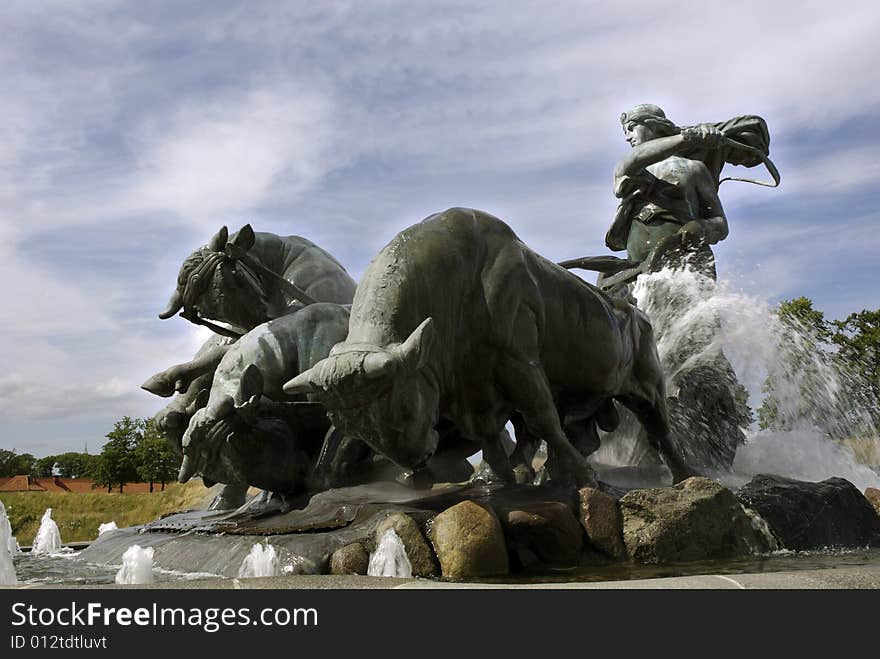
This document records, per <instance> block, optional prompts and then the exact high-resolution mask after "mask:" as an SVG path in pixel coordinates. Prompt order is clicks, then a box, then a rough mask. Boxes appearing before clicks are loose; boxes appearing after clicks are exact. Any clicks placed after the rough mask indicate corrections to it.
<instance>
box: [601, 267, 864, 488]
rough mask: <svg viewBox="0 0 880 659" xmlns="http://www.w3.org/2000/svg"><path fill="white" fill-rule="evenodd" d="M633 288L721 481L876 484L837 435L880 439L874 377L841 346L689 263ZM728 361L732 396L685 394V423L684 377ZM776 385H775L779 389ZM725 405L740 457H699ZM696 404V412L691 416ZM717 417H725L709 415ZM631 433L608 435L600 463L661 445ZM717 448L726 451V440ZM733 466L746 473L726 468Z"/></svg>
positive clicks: (692, 431)
mask: <svg viewBox="0 0 880 659" xmlns="http://www.w3.org/2000/svg"><path fill="white" fill-rule="evenodd" d="M633 295H634V297H635V298H636V300H637V301H638V306H639V308H640V309H642V310H643V311H645V313H646V314H647V315H648V316H649V318H650V319H651V323H652V326H653V328H654V332H655V336H656V338H657V348H658V352H659V354H660V358H661V361H662V363H663V369H664V372H665V374H666V377H667V396H669V397H670V398H669V403H670V404H669V407H670V415H671V417H672V423H673V428H674V430H675V434H677V435H679V436H680V437H678V438H677V439H678V442H679V445H680V447H681V448H682V450H683V452H684V453H685V454H686V455H687V456H688V458H690V459H691V460H694V456H697V460H696V462H697V463H702V464H703V465H707V464H708V466H709V467H710V469H708V470H705V471H713V469H712V467H716V470H717V471H718V472H721V473H722V476H721V477H722V480H724V479H725V476H727V477H729V478H728V479H729V480H742V481H744V480H747V479H748V477H750V476H751V475H754V474H756V473H762V472H763V473H775V474H779V475H783V476H788V477H790V478H796V479H799V480H823V479H825V478H829V477H831V476H840V477H843V478H846V479H847V480H850V481H851V482H853V483H854V484H855V485H857V487H859V488H860V489H863V488H864V487H868V486H873V487H877V485H878V483H880V475H878V473H877V472H876V471H874V470H873V469H871V468H869V467H868V466H866V465H862V464H858V463H857V462H856V460H855V456H854V454H853V453H852V451H851V450H849V449H848V448H847V447H846V446H845V445H844V444H842V443H840V442H838V441H835V440H843V439H846V438H852V437H862V438H865V437H867V438H868V439H867V440H866V441H874V442H875V443H876V442H880V439H878V438H877V430H876V426H875V423H876V421H875V420H876V419H877V418H880V415H878V402H877V401H876V400H875V399H873V398H872V397H871V395H870V386H869V385H868V384H867V383H866V382H864V381H862V380H860V378H859V376H858V375H857V374H855V373H853V372H852V371H851V370H850V369H848V368H847V366H845V365H844V364H842V362H840V361H839V360H836V359H835V355H834V353H833V352H832V351H830V350H827V349H820V347H821V341H820V338H819V337H818V336H817V333H816V331H815V330H814V329H812V328H809V327H806V326H804V325H802V324H798V323H797V322H795V321H793V320H791V319H787V320H782V319H781V318H780V316H779V315H778V314H777V313H776V311H775V309H774V308H773V307H772V306H771V304H770V303H769V301H767V300H765V299H761V298H759V297H757V296H754V295H749V294H747V293H745V292H743V291H738V290H734V289H733V288H732V287H731V286H730V285H729V284H727V283H717V282H715V281H714V280H713V279H712V278H710V277H707V276H705V275H702V274H699V273H697V272H695V271H692V270H687V269H685V270H672V269H665V270H662V271H660V272H656V273H653V274H650V275H643V276H641V277H639V280H638V282H637V284H636V286H635V288H634V290H633ZM719 363H722V366H723V364H724V363H729V366H730V367H732V369H730V372H729V375H731V376H732V378H731V379H730V381H729V382H727V383H726V385H727V386H728V387H729V391H727V392H723V396H722V400H726V401H728V405H727V406H725V405H720V406H719V405H718V403H717V400H718V398H717V397H715V398H713V396H717V393H718V392H717V391H716V392H710V393H709V397H710V399H711V400H712V405H704V406H702V408H701V407H700V406H699V405H694V401H693V400H692V399H686V401H685V404H684V405H682V406H680V408H679V410H678V412H679V414H683V416H684V418H683V419H678V421H679V422H678V423H677V424H676V407H675V404H676V402H677V401H676V397H678V396H681V395H683V392H682V391H679V390H678V384H679V383H680V382H682V380H685V381H686V378H687V377H688V374H689V373H692V372H694V371H695V370H699V369H701V368H703V367H706V366H707V365H708V366H709V368H710V369H711V368H716V367H717V365H718V364H719ZM724 379H725V378H724V377H721V378H717V379H716V380H715V381H713V384H716V385H717V383H718V382H722V384H723V380H724ZM697 385H698V386H695V387H693V391H694V392H696V393H697V395H698V396H699V395H702V393H703V391H704V390H705V389H701V388H700V385H703V382H698V383H697ZM768 387H769V388H772V393H770V394H768V391H767V389H768ZM722 388H723V387H722ZM746 400H747V402H748V405H749V406H750V407H751V409H754V410H757V409H759V408H760V415H761V416H762V418H763V419H765V421H769V423H770V425H771V427H772V428H773V429H774V430H773V431H768V430H758V429H757V427H756V423H755V422H754V418H753V416H752V414H751V410H749V409H748V407H746ZM731 401H732V402H734V403H736V408H735V409H734V408H732V407H730V402H731ZM718 407H726V408H725V409H723V410H722V412H721V413H719V414H718V416H720V417H726V418H727V419H728V420H729V421H732V423H730V424H729V426H728V428H726V429H725V432H728V433H729V439H727V440H726V441H727V444H728V445H729V446H730V448H732V449H733V450H734V451H735V458H733V459H732V460H728V461H726V462H727V464H724V465H722V464H714V465H713V464H712V461H711V460H710V459H704V460H702V461H701V460H699V458H700V457H705V456H700V450H701V447H699V446H697V447H695V446H693V445H694V444H705V442H706V441H707V436H708V435H711V434H712V433H714V434H715V435H717V434H719V433H718V430H717V425H716V426H715V427H714V428H712V427H709V428H707V421H706V417H710V416H711V415H712V412H713V410H714V409H715V408H718ZM743 411H744V412H743ZM689 412H691V413H692V418H687V415H688V413H689ZM712 423H715V424H717V420H714V421H713V420H710V421H709V424H710V425H711V424H712ZM730 426H733V427H734V429H736V428H738V429H740V430H741V433H742V434H741V436H740V437H739V438H738V439H737V438H734V437H733V436H732V432H730V431H731V430H732V428H731V427H730ZM701 431H709V432H701ZM625 434H626V435H627V436H626V437H623V438H618V437H617V436H616V434H615V436H614V437H613V438H609V439H613V441H608V442H605V441H604V440H603V446H602V448H601V449H600V450H599V452H597V458H598V461H599V462H601V463H606V464H634V463H633V462H632V460H633V458H634V457H639V456H641V454H643V453H652V452H651V451H650V449H648V448H647V447H645V446H644V445H643V444H644V440H642V441H641V444H640V442H639V440H638V439H634V438H633V436H635V435H637V434H638V433H637V432H633V430H632V429H630V430H629V431H628V432H627V433H625ZM872 436H873V440H871V439H870V438H871V437H872ZM621 439H622V441H620V440H621ZM711 439H713V438H712V437H710V438H709V440H711ZM734 440H735V441H734ZM605 444H608V446H606V445H605ZM616 444H619V446H616ZM682 444H684V445H683V446H682ZM688 444H690V445H688ZM722 448H723V447H722ZM712 450H713V451H715V453H716V454H717V453H718V451H719V450H720V449H719V448H718V447H714V448H713V449H712ZM730 457H733V454H732V453H731V456H730ZM627 461H629V462H627ZM716 462H718V461H716ZM731 470H733V472H737V473H738V476H737V473H734V474H730V473H727V472H730V471H731Z"/></svg>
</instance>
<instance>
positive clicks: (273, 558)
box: [238, 543, 279, 579]
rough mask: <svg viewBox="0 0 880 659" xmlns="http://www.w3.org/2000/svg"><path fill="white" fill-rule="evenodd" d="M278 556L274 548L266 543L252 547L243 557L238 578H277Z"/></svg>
mask: <svg viewBox="0 0 880 659" xmlns="http://www.w3.org/2000/svg"><path fill="white" fill-rule="evenodd" d="M278 564H279V562H278V554H277V553H276V552H275V547H273V546H272V545H270V544H269V543H266V544H264V545H259V544H257V545H254V546H253V547H251V551H250V553H249V554H248V555H247V556H245V557H244V560H243V561H242V562H241V567H240V568H239V569H238V576H239V577H240V578H243V579H247V578H250V577H275V576H278Z"/></svg>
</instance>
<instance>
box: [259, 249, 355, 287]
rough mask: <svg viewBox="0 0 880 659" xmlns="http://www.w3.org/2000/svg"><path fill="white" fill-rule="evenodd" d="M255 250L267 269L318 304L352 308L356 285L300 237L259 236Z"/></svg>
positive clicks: (334, 262)
mask: <svg viewBox="0 0 880 659" xmlns="http://www.w3.org/2000/svg"><path fill="white" fill-rule="evenodd" d="M255 235H256V243H255V249H256V250H257V251H258V253H259V254H260V256H261V258H262V259H263V260H264V262H265V263H266V265H268V266H269V267H272V268H273V269H275V270H276V271H277V272H278V274H280V275H281V276H282V277H284V278H285V279H287V280H288V281H290V282H291V283H293V284H295V285H296V286H298V287H299V288H301V289H302V290H304V291H305V292H306V293H308V294H309V296H310V297H312V299H314V300H317V301H318V302H333V303H336V304H351V301H352V298H353V297H354V290H355V282H354V279H352V278H351V275H349V274H348V272H347V271H346V270H345V268H344V267H343V266H342V264H341V263H339V261H337V260H336V259H335V258H334V257H333V256H332V255H331V254H330V253H329V252H327V251H326V250H324V249H322V248H320V247H318V246H317V245H315V244H314V243H313V242H311V241H310V240H308V239H306V238H303V237H301V236H276V235H275V234H271V233H256V234H255Z"/></svg>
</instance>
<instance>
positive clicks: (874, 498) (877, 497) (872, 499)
mask: <svg viewBox="0 0 880 659" xmlns="http://www.w3.org/2000/svg"><path fill="white" fill-rule="evenodd" d="M865 498H866V499H867V500H868V503H870V504H871V505H872V506H874V510H876V511H877V514H878V515H880V490H878V489H877V488H876V487H869V488H867V489H865Z"/></svg>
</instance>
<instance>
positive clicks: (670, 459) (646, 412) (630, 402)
mask: <svg viewBox="0 0 880 659" xmlns="http://www.w3.org/2000/svg"><path fill="white" fill-rule="evenodd" d="M619 400H620V401H621V402H622V403H623V404H624V405H626V407H628V408H629V409H630V410H632V412H633V414H635V415H636V418H638V420H639V422H640V423H641V424H642V426H643V427H644V429H645V432H646V433H647V435H648V441H649V442H651V445H652V446H653V447H654V448H655V449H657V452H658V453H659V454H660V456H661V457H662V458H663V461H664V462H665V463H666V466H667V467H668V468H669V471H671V472H672V482H673V483H679V482H681V481H683V480H685V479H686V478H690V477H691V476H698V475H699V474H698V473H697V472H696V471H694V470H693V469H691V468H690V467H689V466H688V465H687V463H685V461H684V459H683V458H682V457H681V455H679V453H678V450H677V449H676V448H675V445H674V444H673V443H672V439H671V437H670V435H669V420H668V418H667V414H666V402H665V401H664V400H663V399H662V398H659V397H656V396H651V397H648V396H639V395H629V396H621V397H620V398H619Z"/></svg>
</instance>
